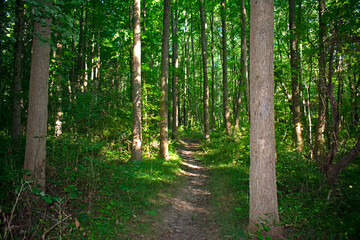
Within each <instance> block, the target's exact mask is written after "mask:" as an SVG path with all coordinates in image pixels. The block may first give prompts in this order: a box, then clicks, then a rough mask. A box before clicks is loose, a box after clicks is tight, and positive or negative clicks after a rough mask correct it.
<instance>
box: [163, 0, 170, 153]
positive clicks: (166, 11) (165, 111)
mask: <svg viewBox="0 0 360 240" xmlns="http://www.w3.org/2000/svg"><path fill="white" fill-rule="evenodd" d="M170 2H171V1H170V0H164V15H163V35H162V47H161V100H160V118H161V120H160V157H161V158H164V159H165V160H169V146H168V145H169V144H168V82H169V36H170Z"/></svg>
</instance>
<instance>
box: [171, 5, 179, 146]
mask: <svg viewBox="0 0 360 240" xmlns="http://www.w3.org/2000/svg"><path fill="white" fill-rule="evenodd" d="M175 4H177V3H176V2H175ZM174 12H175V13H174V14H172V18H171V23H172V24H171V25H172V36H173V42H172V43H173V46H172V49H173V55H172V65H173V76H172V77H173V79H172V93H173V112H172V114H173V121H172V136H173V138H175V139H176V138H177V135H178V126H179V94H178V85H179V76H178V68H179V57H178V53H179V41H178V10H177V7H176V5H175V9H174Z"/></svg>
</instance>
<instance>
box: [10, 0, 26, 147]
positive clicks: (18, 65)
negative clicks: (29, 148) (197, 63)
mask: <svg viewBox="0 0 360 240" xmlns="http://www.w3.org/2000/svg"><path fill="white" fill-rule="evenodd" d="M23 16H24V2H23V1H22V0H16V22H15V30H14V31H15V34H16V42H15V46H14V50H15V51H14V52H15V56H14V89H13V91H14V97H13V103H12V111H13V112H12V131H11V138H12V139H13V140H14V141H17V140H18V139H19V137H21V79H22V53H23V44H24V43H23V42H24V40H23V39H24V18H23Z"/></svg>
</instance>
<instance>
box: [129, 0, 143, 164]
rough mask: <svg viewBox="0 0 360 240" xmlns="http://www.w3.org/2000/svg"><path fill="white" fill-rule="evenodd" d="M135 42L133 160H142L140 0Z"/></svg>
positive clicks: (136, 17) (135, 6)
mask: <svg viewBox="0 0 360 240" xmlns="http://www.w3.org/2000/svg"><path fill="white" fill-rule="evenodd" d="M133 12H134V24H133V27H134V43H133V61H132V62H133V64H132V67H133V74H132V81H133V84H132V86H133V88H132V104H133V127H132V134H133V140H132V152H131V159H132V160H142V134H141V28H140V0H134V11H133Z"/></svg>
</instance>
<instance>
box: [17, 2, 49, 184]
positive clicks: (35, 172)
mask: <svg viewBox="0 0 360 240" xmlns="http://www.w3.org/2000/svg"><path fill="white" fill-rule="evenodd" d="M39 4H40V6H41V5H43V6H48V5H49V3H46V4H45V3H44V2H43V1H39ZM37 11H40V13H41V18H42V19H35V21H34V37H33V44H32V56H31V70H30V87H29V107H28V119H27V131H26V147H25V162H24V169H25V170H28V171H29V172H30V175H28V176H25V178H26V179H29V180H33V182H34V184H35V185H39V187H40V188H41V189H43V190H44V189H45V175H46V136H47V119H48V81H49V65H50V37H51V34H50V32H51V27H50V24H51V18H50V17H49V16H46V12H45V11H44V10H40V9H37ZM42 21H44V23H45V24H43V23H42Z"/></svg>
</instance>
